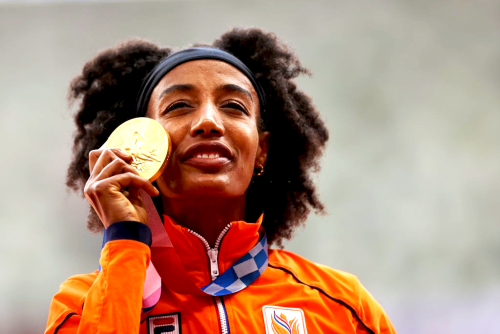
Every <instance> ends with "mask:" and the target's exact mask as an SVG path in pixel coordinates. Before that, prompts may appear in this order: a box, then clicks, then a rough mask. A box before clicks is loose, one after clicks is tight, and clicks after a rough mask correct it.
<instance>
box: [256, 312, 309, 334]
mask: <svg viewBox="0 0 500 334" xmlns="http://www.w3.org/2000/svg"><path fill="white" fill-rule="evenodd" d="M262 313H264V323H265V325H266V334H307V328H306V321H305V319H304V312H303V311H302V310H301V309H300V308H289V307H280V306H269V305H266V306H264V307H262Z"/></svg>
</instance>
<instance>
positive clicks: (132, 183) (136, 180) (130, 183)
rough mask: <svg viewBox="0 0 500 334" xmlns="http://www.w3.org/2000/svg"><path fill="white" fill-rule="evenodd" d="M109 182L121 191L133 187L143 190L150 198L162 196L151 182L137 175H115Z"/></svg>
mask: <svg viewBox="0 0 500 334" xmlns="http://www.w3.org/2000/svg"><path fill="white" fill-rule="evenodd" d="M107 180H109V181H110V182H112V183H114V184H115V185H116V186H117V187H119V189H120V190H122V189H125V188H126V187H132V188H133V187H136V188H138V189H143V190H144V191H145V192H146V193H147V194H148V195H150V196H158V195H159V194H160V192H159V191H158V189H156V187H155V186H153V184H152V183H151V182H150V181H149V180H147V179H145V178H143V177H141V176H139V175H137V174H133V173H128V172H127V173H123V174H118V175H114V176H112V177H110V178H108V179H107ZM101 182H103V181H101ZM129 194H130V188H129Z"/></svg>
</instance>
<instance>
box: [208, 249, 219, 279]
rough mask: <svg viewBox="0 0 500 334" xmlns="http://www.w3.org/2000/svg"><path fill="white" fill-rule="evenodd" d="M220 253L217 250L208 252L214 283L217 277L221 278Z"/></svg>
mask: <svg viewBox="0 0 500 334" xmlns="http://www.w3.org/2000/svg"><path fill="white" fill-rule="evenodd" d="M218 255H219V251H218V250H217V249H215V248H212V249H209V250H208V257H209V258H210V274H211V275H212V281H214V280H215V279H216V278H217V276H219V263H217V257H218Z"/></svg>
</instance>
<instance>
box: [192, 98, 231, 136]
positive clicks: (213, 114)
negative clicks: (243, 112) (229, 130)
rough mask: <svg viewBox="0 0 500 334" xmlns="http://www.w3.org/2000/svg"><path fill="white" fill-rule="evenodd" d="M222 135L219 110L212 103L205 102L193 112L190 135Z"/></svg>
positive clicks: (222, 127)
mask: <svg viewBox="0 0 500 334" xmlns="http://www.w3.org/2000/svg"><path fill="white" fill-rule="evenodd" d="M199 135H202V136H207V137H210V136H223V135H224V126H223V124H222V119H221V117H220V114H219V110H218V109H217V107H216V106H215V105H213V104H212V103H205V104H203V105H201V106H200V108H199V109H198V110H197V111H196V112H195V118H194V120H193V123H192V125H191V136H193V137H194V136H199Z"/></svg>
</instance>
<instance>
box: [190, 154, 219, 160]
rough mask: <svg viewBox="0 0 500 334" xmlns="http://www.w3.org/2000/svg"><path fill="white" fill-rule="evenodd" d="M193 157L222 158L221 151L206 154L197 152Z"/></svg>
mask: <svg viewBox="0 0 500 334" xmlns="http://www.w3.org/2000/svg"><path fill="white" fill-rule="evenodd" d="M193 158H199V159H216V158H220V155H219V153H208V154H207V153H204V154H196V155H195V156H194V157H193Z"/></svg>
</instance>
